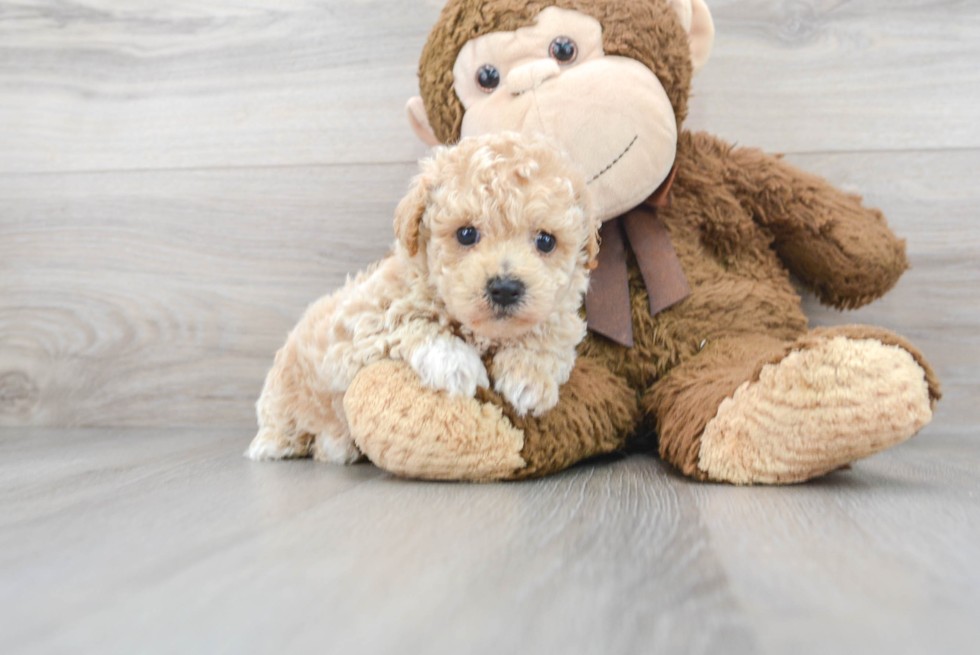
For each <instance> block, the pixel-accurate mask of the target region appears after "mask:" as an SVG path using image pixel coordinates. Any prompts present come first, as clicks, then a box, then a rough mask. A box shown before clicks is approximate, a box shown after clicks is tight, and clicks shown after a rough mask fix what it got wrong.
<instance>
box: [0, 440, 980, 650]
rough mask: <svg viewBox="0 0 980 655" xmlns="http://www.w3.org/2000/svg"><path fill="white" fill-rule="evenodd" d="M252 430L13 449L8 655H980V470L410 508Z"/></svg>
mask: <svg viewBox="0 0 980 655" xmlns="http://www.w3.org/2000/svg"><path fill="white" fill-rule="evenodd" d="M249 437H250V434H249V432H248V431H245V430H234V429H232V430H227V429H226V430H194V429H191V430H186V429H185V430H174V429H166V430H115V431H113V430H104V429H102V430H38V429H30V430H25V429H9V428H8V429H6V430H0V580H2V581H3V582H2V584H0V651H2V652H4V653H24V654H26V653H52V652H98V653H105V654H112V653H134V652H139V653H146V654H147V655H153V654H156V653H186V652H208V653H240V654H248V653H278V652H290V653H307V652H310V653H322V652H325V651H326V652H341V653H403V654H405V655H414V654H416V653H458V652H467V653H476V654H482V653H488V654H489V653H501V652H506V653H545V652H568V653H596V654H602V655H619V654H627V653H643V654H650V653H671V654H686V653H704V654H707V653H718V652H724V653H734V654H741V653H772V654H773V655H775V654H777V653H787V652H793V653H796V652H799V653H826V652H834V653H863V654H866V653H885V652H887V653H889V654H890V655H902V654H905V653H909V654H911V653H922V652H933V651H937V652H944V653H951V654H954V655H958V654H961V653H962V654H966V653H972V652H975V644H976V640H977V638H978V637H980V627H978V625H977V623H976V621H975V609H976V607H977V603H978V602H980V546H978V544H980V539H978V538H980V523H978V521H977V516H978V515H980V482H978V479H977V477H976V475H975V472H976V470H977V466H978V465H980V455H978V452H977V450H976V448H975V446H974V438H973V436H955V435H938V436H933V437H931V438H928V439H927V438H921V437H920V438H918V439H916V440H914V441H912V442H910V443H909V444H905V445H902V446H899V447H898V448H895V449H893V450H891V451H888V452H886V453H883V454H881V455H878V456H876V457H873V458H871V459H869V460H867V461H865V462H861V463H859V464H858V465H857V466H856V467H855V468H854V469H853V470H851V471H846V472H839V473H836V474H834V475H831V476H829V477H827V478H825V479H824V480H822V481H820V482H818V483H815V484H810V485H806V486H801V487H781V488H740V489H736V488H732V487H727V486H714V485H704V484H700V483H694V482H691V481H688V480H686V479H684V478H680V477H678V476H677V475H675V474H673V473H672V472H671V471H670V470H669V469H668V468H667V467H666V465H664V464H663V463H662V462H659V461H657V460H654V459H652V458H649V457H644V456H633V457H629V458H625V459H620V460H607V461H605V462H601V463H594V464H588V465H585V466H581V467H578V468H576V469H573V470H570V471H567V472H565V473H563V474H561V475H557V476H554V477H551V478H548V479H545V480H540V481H535V482H527V483H514V484H497V485H459V484H437V483H419V482H405V481H400V480H397V479H394V478H392V477H390V476H388V475H387V474H383V473H381V472H380V471H378V470H377V469H374V468H373V467H370V466H366V465H365V466H355V467H349V468H340V467H334V466H332V465H326V464H315V463H313V462H310V461H294V462H288V463H281V464H268V463H254V462H249V461H247V460H245V459H244V458H242V457H241V455H240V452H241V451H242V450H243V449H244V447H245V444H247V442H248V440H249Z"/></svg>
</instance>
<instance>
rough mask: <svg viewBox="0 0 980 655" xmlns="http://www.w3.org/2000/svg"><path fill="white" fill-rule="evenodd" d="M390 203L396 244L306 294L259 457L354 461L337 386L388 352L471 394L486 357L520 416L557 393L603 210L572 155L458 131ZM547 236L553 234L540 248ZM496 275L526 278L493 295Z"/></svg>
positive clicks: (538, 141)
mask: <svg viewBox="0 0 980 655" xmlns="http://www.w3.org/2000/svg"><path fill="white" fill-rule="evenodd" d="M396 215H397V216H396V221H395V230H396V234H397V235H398V241H397V243H396V245H395V248H394V251H393V253H392V254H391V256H389V257H388V258H386V259H385V260H383V261H382V262H380V263H379V264H377V265H376V266H375V267H373V268H372V269H370V270H369V271H367V272H365V273H362V274H360V275H358V276H357V277H356V278H354V279H353V280H348V282H347V284H346V285H345V286H344V288H343V289H341V290H340V291H338V292H336V293H334V294H332V295H329V296H326V297H324V298H322V299H320V300H319V301H318V302H316V303H314V304H313V305H312V306H311V307H310V308H309V309H308V310H307V312H306V314H305V316H304V317H303V319H302V320H301V321H300V323H299V325H297V326H296V328H295V329H294V330H293V332H292V333H291V334H290V336H289V339H288V340H287V342H286V345H285V346H284V347H283V348H282V350H280V351H279V353H278V354H277V356H276V362H275V365H274V366H273V368H272V370H271V371H270V373H269V375H268V377H267V379H266V384H265V388H264V390H263V392H262V396H261V398H260V399H259V402H258V405H257V409H258V417H259V433H258V435H257V436H256V437H255V439H254V441H253V443H252V445H251V447H250V448H249V451H248V454H249V456H250V457H252V458H253V459H278V458H282V457H301V456H306V455H309V454H311V453H312V454H313V455H314V456H315V457H317V458H318V459H325V460H329V461H334V462H338V463H350V462H351V461H354V460H355V459H357V457H358V456H359V451H358V449H357V448H356V446H355V445H354V442H353V441H352V439H351V435H350V430H349V428H348V425H347V419H346V413H345V411H344V409H343V404H342V403H343V397H344V394H345V393H346V392H347V389H348V387H350V385H351V383H352V382H353V381H354V379H355V376H356V375H357V374H358V373H359V372H360V371H361V369H363V368H364V367H365V366H367V365H369V364H372V363H374V362H378V361H380V360H382V359H392V360H400V361H404V362H407V363H409V365H410V366H411V367H412V369H414V371H415V373H416V374H417V375H418V377H419V379H420V381H421V383H422V384H424V385H425V387H427V388H429V389H433V390H437V391H445V392H448V394H449V395H451V396H463V397H470V398H471V397H473V396H474V394H475V393H476V389H477V387H478V386H481V387H488V386H489V385H490V381H489V378H488V371H487V369H486V368H485V367H484V361H486V362H487V363H488V365H489V373H490V374H491V375H492V377H493V384H494V388H495V389H496V390H497V392H499V393H500V394H501V395H502V396H503V397H504V398H506V399H507V401H508V403H509V405H510V407H512V408H514V411H516V413H517V414H519V415H522V416H523V415H526V414H528V413H530V414H533V415H540V414H542V413H544V412H546V411H547V410H549V409H551V408H552V407H554V405H556V404H557V403H558V388H559V386H560V385H561V384H563V383H564V382H566V381H567V380H568V377H569V375H570V373H571V371H572V367H573V365H574V362H575V347H576V345H577V344H578V343H580V342H581V341H582V339H583V338H584V336H585V329H586V328H585V322H584V321H583V319H582V318H581V317H580V315H579V309H580V307H581V305H582V301H583V297H584V294H585V291H586V289H587V288H588V269H589V267H590V265H591V263H592V262H593V261H594V259H595V256H596V254H597V252H598V241H597V228H598V222H597V221H596V220H595V219H594V218H593V217H592V216H591V212H590V210H589V207H588V200H587V195H586V193H585V184H584V182H583V181H582V180H581V178H580V177H579V176H578V175H577V173H576V172H575V171H574V169H573V168H572V167H571V164H570V162H569V161H568V159H567V158H566V157H565V156H564V155H562V154H561V153H560V152H559V151H557V150H556V149H555V148H554V147H553V146H552V145H551V144H550V143H549V142H548V141H547V140H546V139H544V138H540V137H539V138H532V139H529V138H526V137H522V136H520V135H517V134H502V135H492V136H486V137H479V138H472V139H464V140H463V141H461V142H460V144H459V145H458V146H456V147H454V148H441V149H439V150H438V151H437V152H436V153H435V154H434V155H433V157H432V158H430V159H428V160H426V161H424V162H423V163H422V174H421V175H419V176H418V177H417V178H416V180H415V183H414V186H413V189H412V191H411V192H410V193H409V195H408V196H407V197H406V198H405V200H403V201H402V203H401V204H400V205H399V207H398V210H397V211H396ZM461 228H465V229H469V230H475V234H476V235H477V237H474V239H473V241H474V243H471V244H464V243H461V242H460V241H459V240H458V238H457V233H458V231H459V230H460V229H461ZM542 234H549V235H552V236H553V237H554V238H555V239H556V244H555V245H554V248H553V249H551V250H549V251H547V252H542V250H541V249H540V248H539V247H538V246H537V240H538V237H539V236H540V235H542ZM501 279H506V280H510V281H512V282H514V283H519V284H520V287H521V289H522V290H523V291H522V292H521V295H520V298H519V299H518V300H517V301H516V302H514V303H513V304H506V305H505V304H501V303H500V302H495V301H494V300H493V293H492V284H493V281H494V280H501ZM503 432H506V430H504V431H503Z"/></svg>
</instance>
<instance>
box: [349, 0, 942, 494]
mask: <svg viewBox="0 0 980 655" xmlns="http://www.w3.org/2000/svg"><path fill="white" fill-rule="evenodd" d="M546 6H558V7H562V8H569V9H576V10H578V11H581V12H583V13H585V14H587V15H589V16H593V17H595V18H597V19H598V20H599V21H600V22H601V23H602V26H603V43H604V47H605V49H606V50H607V52H609V53H611V54H620V55H624V56H628V57H633V58H635V59H636V60H638V61H641V62H643V63H645V64H646V65H648V66H649V67H650V68H651V70H653V71H654V72H655V73H656V75H657V77H658V78H659V79H660V81H661V83H662V84H663V86H664V89H665V90H666V92H667V94H668V96H669V97H670V99H671V104H672V105H673V107H674V112H675V114H676V117H677V121H678V124H680V123H681V122H683V119H684V116H685V113H686V103H687V97H688V92H689V84H690V76H691V54H690V52H689V51H688V46H687V39H686V34H685V32H684V29H683V27H682V25H681V23H680V21H679V19H678V16H677V14H676V13H675V12H674V11H673V8H672V6H671V5H669V4H668V2H667V1H666V0H641V1H635V2H634V1H630V2H625V1H623V0H555V1H551V2H530V3H523V2H516V1H514V0H450V2H449V3H448V4H447V5H446V8H445V10H444V12H443V14H442V16H441V18H440V20H439V22H438V24H437V25H436V27H435V28H434V29H433V31H432V34H431V36H430V40H429V44H428V45H427V46H426V49H425V52H424V53H423V57H422V63H421V68H420V84H421V88H422V93H423V98H424V101H425V107H426V109H427V111H428V116H429V120H430V123H431V126H432V129H433V130H434V131H435V133H436V134H437V135H438V136H439V138H440V139H443V140H445V141H451V140H453V138H454V137H455V136H456V135H458V130H459V126H460V121H461V119H462V106H461V105H460V103H459V102H458V101H457V100H456V99H455V98H454V96H453V94H452V84H453V80H452V75H451V69H452V66H453V61H454V60H455V58H456V53H458V52H459V49H460V48H461V47H462V45H463V44H464V43H465V42H466V41H467V40H469V39H472V38H475V37H477V36H480V35H482V34H486V33H488V32H491V31H504V30H513V29H515V28H517V27H521V26H524V25H527V24H528V23H529V22H530V21H533V20H534V16H535V15H536V14H537V12H539V11H540V10H541V9H542V8H544V7H546ZM676 166H677V178H676V181H675V184H674V187H673V198H672V204H671V206H670V207H669V208H667V209H662V210H660V212H659V217H660V219H661V221H662V222H663V224H664V226H665V227H666V229H667V231H668V232H669V234H670V238H671V242H672V245H673V247H674V250H675V251H676V253H677V256H678V259H679V261H680V263H681V266H682V267H683V269H684V273H685V275H686V277H687V280H688V282H689V284H690V287H691V294H690V296H689V297H688V298H687V299H686V300H684V301H682V302H680V303H679V304H677V305H675V306H673V307H671V308H670V309H668V310H666V311H664V312H661V313H659V314H657V315H656V316H651V315H650V312H649V306H648V295H647V291H646V289H645V288H644V286H643V281H642V278H641V276H640V274H639V271H638V269H637V267H636V265H635V262H633V261H631V262H630V263H629V282H630V295H631V305H632V321H633V335H634V341H635V347H634V348H632V349H627V348H624V347H622V346H620V345H617V344H615V343H612V342H610V341H608V340H606V339H604V338H602V337H599V336H595V335H590V336H589V337H588V338H587V339H586V340H585V341H584V342H583V343H582V344H581V346H580V347H579V353H580V358H579V364H578V367H585V366H588V373H589V375H587V376H579V375H576V373H575V372H574V371H573V373H572V375H571V376H570V378H569V381H568V382H567V384H566V385H565V386H564V387H563V388H562V390H561V401H560V402H559V404H558V405H557V406H556V407H555V408H554V409H553V410H552V411H550V412H549V413H547V414H546V415H544V416H542V417H540V418H534V417H532V418H530V419H520V418H518V417H515V416H513V412H512V411H511V410H510V409H509V408H508V407H507V405H506V403H505V402H504V400H503V399H501V398H499V397H496V396H494V395H492V394H490V395H482V394H481V395H480V398H481V399H482V398H485V400H486V403H484V404H476V405H473V408H472V411H473V412H474V414H473V416H477V417H478V418H477V419H475V420H476V422H477V424H478V425H479V426H480V427H479V432H480V433H481V434H489V433H493V432H499V431H501V430H503V427H502V426H512V427H515V428H517V429H519V430H522V431H523V433H524V443H523V447H522V450H521V452H520V457H521V460H522V461H523V462H524V463H525V464H524V466H520V467H516V468H515V469H514V470H513V471H512V472H510V473H509V474H506V475H500V474H499V471H495V472H494V473H493V474H489V473H485V472H481V471H479V470H474V469H473V468H465V469H463V468H461V469H460V470H459V475H458V476H457V477H458V478H460V479H490V478H492V479H514V478H521V477H530V476H537V475H545V474H547V473H551V472H554V471H558V470H561V469H562V468H565V467H567V466H569V465H571V464H572V463H574V462H576V461H579V460H581V459H583V458H586V457H590V456H592V455H595V454H597V453H600V452H605V451H607V450H609V449H614V448H619V447H622V446H623V445H624V444H625V443H626V440H627V439H628V438H629V437H631V436H633V435H635V434H638V433H645V432H647V431H649V430H656V432H657V435H658V438H659V451H660V454H661V456H662V457H663V458H664V459H666V460H667V461H669V462H671V463H672V464H674V465H675V466H676V467H677V468H678V469H680V470H681V471H683V472H684V473H685V474H687V475H690V476H693V477H695V478H698V479H704V480H718V481H726V482H732V483H738V484H746V483H781V482H799V481H803V480H806V479H809V478H812V477H814V476H817V475H822V474H824V473H826V472H828V471H830V470H833V469H835V468H837V467H839V466H842V465H843V464H846V463H848V462H850V461H853V460H854V459H856V458H858V457H862V456H865V455H868V454H870V453H872V452H876V451H877V450H880V449H882V448H885V447H888V446H890V445H893V444H894V443H897V442H899V441H901V440H903V439H906V438H908V437H909V436H911V435H912V434H914V433H915V432H916V431H918V430H919V429H920V428H921V427H922V426H923V425H924V424H925V422H927V421H928V420H929V417H930V415H931V411H932V407H933V405H934V404H935V402H936V401H937V400H938V399H939V398H940V391H939V384H938V381H937V380H936V377H935V374H934V373H933V371H932V369H931V368H930V367H929V365H928V363H927V362H926V361H925V359H924V358H923V357H922V355H921V353H919V352H918V351H917V350H915V349H914V348H913V347H912V346H911V345H910V344H909V343H908V342H907V341H905V340H904V339H902V338H901V337H899V336H898V335H895V334H892V333H890V332H888V331H886V330H882V329H878V328H871V327H864V326H852V327H848V328H838V329H835V330H812V331H811V330H809V329H808V327H807V319H806V317H805V316H804V314H803V312H802V310H801V306H800V305H801V298H800V296H799V294H798V293H797V291H796V290H795V289H794V287H793V285H792V283H791V282H790V274H791V273H792V274H794V275H795V276H796V277H797V278H798V279H799V280H800V282H801V283H802V284H803V285H804V286H805V287H806V288H807V289H808V290H810V291H812V292H813V293H815V294H816V295H817V296H818V297H819V298H820V300H821V301H822V302H824V303H826V304H829V305H832V306H835V307H838V308H841V309H850V308H855V307H859V306H862V305H864V304H866V303H868V302H870V301H872V300H874V299H876V298H879V297H881V296H882V295H883V294H885V293H886V292H887V291H888V290H889V289H891V288H892V287H893V286H894V284H895V283H896V282H897V280H898V279H899V277H900V276H901V275H902V273H903V272H904V271H905V270H906V269H907V268H908V262H907V259H906V256H905V244H904V242H903V241H902V240H901V239H898V238H897V237H896V236H895V235H894V234H893V233H892V232H891V230H890V229H889V228H888V225H887V223H886V222H885V219H884V217H883V216H882V214H881V213H880V212H879V211H877V210H874V209H869V208H867V207H865V206H863V205H862V203H861V199H860V198H859V197H857V196H854V195H850V194H846V193H843V192H841V191H840V190H838V189H835V188H834V187H833V186H831V185H830V184H828V183H827V182H826V181H824V180H822V179H820V178H818V177H816V176H813V175H811V174H808V173H805V172H803V171H800V170H798V169H795V168H793V167H792V166H789V165H788V164H786V163H785V162H784V161H782V160H781V159H779V158H778V157H774V156H771V155H767V154H765V153H762V152H760V151H758V150H755V149H751V148H734V147H732V146H731V145H729V144H726V143H725V142H723V141H721V140H720V139H717V138H715V137H713V136H710V135H707V134H691V133H689V132H683V131H682V132H681V134H680V136H679V139H678V144H677V155H676ZM578 367H577V369H576V370H578ZM831 369H834V370H837V371H838V372H839V375H840V378H839V379H838V378H835V377H833V376H828V374H827V371H829V370H831ZM600 371H601V374H600ZM386 374H387V373H386V372H385V371H382V370H381V369H376V368H368V369H366V370H365V371H363V372H362V373H361V374H360V376H359V380H358V382H359V384H358V385H357V387H356V390H355V388H352V390H351V393H349V394H348V397H347V399H346V402H347V406H348V407H349V408H352V409H353V408H357V411H356V412H355V411H351V412H350V416H351V420H352V426H353V430H354V433H355V437H356V438H358V439H370V438H371V436H370V435H368V434H367V433H365V432H363V431H362V429H361V426H371V425H378V421H377V420H371V417H370V416H368V414H370V412H371V411H372V410H374V411H383V410H379V409H378V408H377V407H376V406H375V407H371V408H369V407H368V399H367V398H366V397H365V396H366V395H367V394H368V393H379V390H382V389H385V388H386V387H387V382H386V380H385V375H386ZM811 381H813V385H812V387H810V388H805V387H804V386H803V385H806V384H810V383H811ZM835 384H839V386H837V387H835ZM793 385H796V390H795V391H792V392H787V389H788V387H789V386H793ZM368 390H370V391H368ZM842 390H847V393H849V394H851V395H852V400H854V403H855V404H851V405H848V404H846V403H842V402H840V399H839V398H837V395H838V394H839V393H841V392H842ZM428 395H429V394H428V393H423V394H422V396H423V398H424V397H426V396H428ZM421 400H422V399H420V398H415V399H414V400H403V402H420V401H421ZM494 406H497V407H499V408H500V413H499V414H498V413H497V412H496V411H491V408H492V407H494ZM767 408H776V409H774V410H773V411H776V410H778V413H779V417H778V418H774V419H773V420H772V421H768V420H766V419H765V418H764V416H765V413H766V412H767V411H769V410H768V409H767ZM881 408H887V409H886V410H884V412H883V411H882V410H881ZM355 424H356V425H355ZM494 426H495V427H494ZM790 426H798V429H795V431H794V430H791V429H790ZM385 429H386V430H387V435H386V438H387V439H389V440H392V441H398V440H400V439H401V437H400V436H399V435H404V434H406V433H408V432H409V431H410V427H409V426H408V425H407V424H403V423H401V422H399V421H398V420H396V419H393V418H392V417H388V419H387V420H386V422H385ZM463 438H464V437H463V435H461V434H459V433H455V432H452V431H449V432H447V433H445V434H443V435H442V436H441V441H442V442H443V443H446V444H456V443H458V442H459V441H460V440H462V439H463ZM474 447H475V448H478V446H474ZM457 455H458V452H457ZM471 461H472V459H471ZM400 472H401V473H402V474H404V475H419V476H422V477H424V475H425V473H424V472H423V471H413V470H411V469H407V470H406V469H403V470H401V471H400Z"/></svg>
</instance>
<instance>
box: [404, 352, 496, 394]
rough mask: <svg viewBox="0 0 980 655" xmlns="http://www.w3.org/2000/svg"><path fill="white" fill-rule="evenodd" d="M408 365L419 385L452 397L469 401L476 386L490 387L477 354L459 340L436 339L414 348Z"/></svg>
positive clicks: (485, 370) (474, 392)
mask: <svg viewBox="0 0 980 655" xmlns="http://www.w3.org/2000/svg"><path fill="white" fill-rule="evenodd" d="M409 364H410V365H411V367H412V368H413V369H415V372H416V373H418V374H419V377H420V378H421V379H422V384H424V385H425V386H427V387H429V388H430V389H435V390H436V391H446V392H448V393H449V394H450V395H451V396H464V397H466V398H472V397H473V396H475V395H476V388H477V387H478V386H480V387H489V386H490V379H489V378H488V377H487V369H486V367H484V366H483V360H482V359H480V353H478V352H477V351H476V348H474V347H473V346H471V345H469V344H468V343H466V342H464V341H463V340H462V339H456V338H453V337H436V338H435V339H433V340H431V341H429V342H427V343H425V344H423V345H422V346H420V347H419V348H417V349H416V350H415V352H414V353H412V359H411V361H410V362H409Z"/></svg>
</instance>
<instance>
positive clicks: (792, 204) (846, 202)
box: [725, 148, 909, 309]
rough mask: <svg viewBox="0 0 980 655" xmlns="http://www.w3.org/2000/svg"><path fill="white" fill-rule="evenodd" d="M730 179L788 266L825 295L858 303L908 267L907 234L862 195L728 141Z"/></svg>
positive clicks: (834, 301)
mask: <svg viewBox="0 0 980 655" xmlns="http://www.w3.org/2000/svg"><path fill="white" fill-rule="evenodd" d="M726 150H727V153H726V155H727V156H726V159H727V162H726V163H727V165H726V172H725V176H726V179H727V180H728V181H729V183H730V184H731V185H733V187H734V188H733V191H734V192H735V194H736V195H737V196H738V198H739V201H740V202H741V203H742V204H743V206H745V207H747V208H748V209H749V211H751V212H752V214H753V216H754V217H755V220H756V222H757V223H759V224H760V225H762V226H764V227H765V228H767V229H768V230H769V231H770V232H771V233H772V235H773V237H774V238H775V241H774V246H775V248H776V251H777V252H778V253H779V256H780V258H781V259H782V260H783V263H784V264H785V265H786V267H787V268H788V269H789V270H790V271H791V272H792V273H793V274H794V275H796V276H797V277H798V278H799V279H800V281H801V282H802V283H803V284H804V285H805V286H806V287H807V288H808V289H810V290H811V291H813V292H814V293H815V294H816V295H817V296H818V297H819V299H820V301H821V302H823V303H824V304H827V305H832V306H834V307H837V308H838V309H854V308H857V307H860V306H862V305H865V304H867V303H869V302H871V301H872V300H875V299H877V298H880V297H881V296H883V295H884V294H885V293H886V292H887V291H889V290H890V289H891V288H892V287H893V286H895V283H896V282H898V279H899V277H901V275H902V273H904V272H905V270H906V269H908V267H909V265H908V260H907V259H906V257H905V241H904V240H902V239H899V238H898V237H896V236H895V234H894V233H893V232H892V231H891V229H889V227H888V223H887V222H886V221H885V217H884V216H883V215H882V213H881V212H880V211H878V210H876V209H871V208H868V207H865V206H864V205H863V204H862V203H861V198H860V196H857V195H853V194H848V193H845V192H844V191H841V190H840V189H837V188H835V187H834V186H832V185H831V184H830V183H828V182H827V181H826V180H824V179H823V178H821V177H818V176H816V175H813V174H810V173H806V172H804V171H801V170H799V169H797V168H795V167H793V166H790V165H789V164H787V163H786V162H784V161H783V160H782V159H780V158H778V157H774V156H772V155H767V154H765V153H763V152H762V151H760V150H755V149H751V148H735V149H732V148H726Z"/></svg>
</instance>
